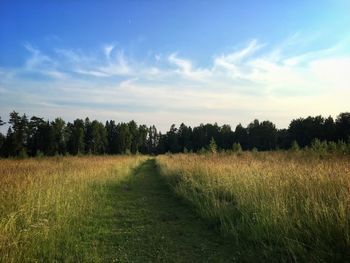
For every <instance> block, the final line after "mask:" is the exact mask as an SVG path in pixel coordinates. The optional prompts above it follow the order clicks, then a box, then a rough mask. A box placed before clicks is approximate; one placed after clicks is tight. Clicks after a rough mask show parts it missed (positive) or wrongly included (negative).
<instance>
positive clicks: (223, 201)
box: [159, 152, 350, 262]
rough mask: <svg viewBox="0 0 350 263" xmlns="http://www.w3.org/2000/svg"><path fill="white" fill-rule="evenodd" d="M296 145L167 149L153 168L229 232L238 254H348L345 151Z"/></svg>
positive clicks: (264, 257) (258, 257)
mask: <svg viewBox="0 0 350 263" xmlns="http://www.w3.org/2000/svg"><path fill="white" fill-rule="evenodd" d="M321 157H322V158H320V157H319V156H318V155H314V156H313V155H309V154H308V153H306V152H299V153H283V152H269V153H249V152H245V153H243V154H232V155H229V154H216V155H194V154H192V155H189V154H186V155H184V154H180V155H175V156H173V155H168V156H162V157H159V165H160V170H161V173H162V175H163V176H165V177H166V178H168V182H169V183H170V185H171V186H172V187H173V189H174V191H175V192H176V193H177V194H178V195H179V196H181V197H182V198H184V199H185V200H187V201H188V202H189V203H190V204H191V205H192V206H193V207H194V208H195V209H196V211H197V212H198V213H199V214H200V215H201V216H202V217H203V218H205V219H206V220H207V222H209V223H211V224H213V225H215V226H217V228H218V229H220V230H221V232H222V233H223V234H224V235H225V234H226V235H229V236H232V237H234V239H235V242H234V244H233V246H235V247H236V248H237V249H238V250H239V251H240V252H241V257H240V258H239V261H248V262H253V261H276V262H281V261H287V262H292V261H298V262H299V261H302V262H346V261H349V260H350V238H349V237H350V159H349V158H348V157H344V156H331V155H329V156H327V157H326V158H325V157H324V156H321Z"/></svg>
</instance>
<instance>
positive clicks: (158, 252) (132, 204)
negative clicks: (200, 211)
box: [99, 159, 234, 262]
mask: <svg viewBox="0 0 350 263" xmlns="http://www.w3.org/2000/svg"><path fill="white" fill-rule="evenodd" d="M108 196H109V198H108V200H110V204H108V209H106V213H105V214H102V215H99V217H100V221H101V224H100V226H101V228H100V230H99V231H100V232H101V233H100V235H99V237H100V242H101V244H103V246H102V247H103V250H105V253H104V255H105V257H104V260H105V261H107V262H234V259H233V251H232V247H231V245H230V243H229V242H227V241H225V239H224V238H222V237H220V235H219V234H218V233H217V232H215V231H213V230H211V229H209V227H208V225H207V224H206V223H205V222H203V221H202V220H201V219H200V218H198V217H197V215H196V214H195V213H194V212H193V211H192V210H191V209H190V208H189V207H188V206H187V205H185V204H184V203H182V201H181V200H179V199H177V197H176V196H174V194H173V193H172V192H171V190H170V189H169V188H168V186H167V185H166V184H165V183H164V182H163V181H162V179H161V177H160V175H159V174H158V173H157V169H156V164H155V160H154V159H150V160H147V161H145V162H144V163H142V164H141V165H140V166H139V167H137V168H136V169H135V170H134V171H133V173H132V174H131V175H130V176H129V177H128V179H127V180H126V181H124V182H122V183H120V184H115V185H111V186H110V187H109V188H108ZM231 244H232V243H231Z"/></svg>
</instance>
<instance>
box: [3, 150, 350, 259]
mask: <svg viewBox="0 0 350 263" xmlns="http://www.w3.org/2000/svg"><path fill="white" fill-rule="evenodd" d="M0 185H1V192H0V262H256V261H258V262H271V261H272V262H293V261H295V262H346V261H347V260H348V259H349V258H350V253H349V251H350V238H349V235H350V230H349V227H350V160H349V157H345V156H335V155H328V156H321V157H320V156H319V155H310V154H309V153H305V152H302V151H301V152H297V153H283V152H269V153H258V152H255V153H253V152H244V153H240V154H220V153H219V154H205V155H195V154H179V155H163V156H158V157H155V158H150V157H145V156H101V157H93V156H86V157H52V158H31V159H24V160H15V159H6V160H4V159H3V160H0Z"/></svg>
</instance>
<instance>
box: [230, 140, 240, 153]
mask: <svg viewBox="0 0 350 263" xmlns="http://www.w3.org/2000/svg"><path fill="white" fill-rule="evenodd" d="M232 151H233V152H235V153H241V152H242V146H241V144H240V143H239V142H238V143H234V144H233V145H232Z"/></svg>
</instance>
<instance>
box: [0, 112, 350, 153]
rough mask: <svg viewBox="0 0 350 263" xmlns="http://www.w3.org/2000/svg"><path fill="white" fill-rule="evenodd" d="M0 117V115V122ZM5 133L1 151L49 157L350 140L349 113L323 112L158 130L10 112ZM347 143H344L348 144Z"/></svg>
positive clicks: (279, 146)
mask: <svg viewBox="0 0 350 263" xmlns="http://www.w3.org/2000/svg"><path fill="white" fill-rule="evenodd" d="M4 124H5V122H4V121H3V120H2V119H1V117H0V126H1V125H4ZM8 124H9V128H8V131H7V134H6V135H3V134H1V133H0V155H1V156H2V157H15V156H40V155H45V156H53V155H66V154H71V155H77V154H137V153H141V154H162V153H166V152H171V153H179V152H202V151H207V150H211V151H214V150H215V151H216V150H226V151H227V150H240V149H242V150H259V151H268V150H276V149H289V148H291V147H292V148H295V147H297V148H299V147H301V148H305V147H310V146H312V145H314V143H315V140H316V141H317V142H318V143H319V142H322V141H323V142H328V143H331V142H332V145H333V144H334V145H336V144H337V145H347V144H348V145H350V113H340V114H339V115H338V116H337V118H336V119H333V118H332V117H331V116H329V117H328V118H324V117H322V116H316V117H311V116H309V117H307V118H299V119H294V120H292V121H291V122H290V124H289V127H288V128H287V129H277V128H276V126H275V124H273V123H272V122H270V121H262V122H260V121H259V120H254V121H253V122H251V123H250V124H248V125H247V127H243V126H242V125H241V124H238V125H237V126H236V127H235V129H234V130H233V129H232V128H231V126H230V125H227V124H225V125H222V126H219V125H218V124H217V123H215V124H209V123H208V124H201V125H199V126H196V127H193V128H192V127H190V126H186V125H185V124H184V123H182V124H181V125H180V126H179V127H178V128H177V127H176V126H175V125H174V124H173V125H172V126H171V127H170V129H169V131H167V132H166V133H164V134H162V133H161V132H158V131H157V128H156V127H155V126H154V125H153V126H150V127H148V126H146V125H138V124H137V123H136V122H135V121H130V122H127V123H124V122H121V123H116V122H115V121H113V120H111V121H107V122H106V123H105V124H103V123H101V122H99V121H97V120H93V121H91V120H90V119H89V118H86V119H85V120H83V119H76V120H74V121H73V122H67V123H66V122H65V121H64V120H63V119H61V118H56V119H55V120H53V121H49V120H44V119H43V118H40V117H36V116H33V117H31V118H30V119H29V118H28V117H27V115H26V114H23V115H20V114H19V113H18V112H15V111H13V112H11V113H10V115H9V120H8ZM347 147H348V146H347Z"/></svg>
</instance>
